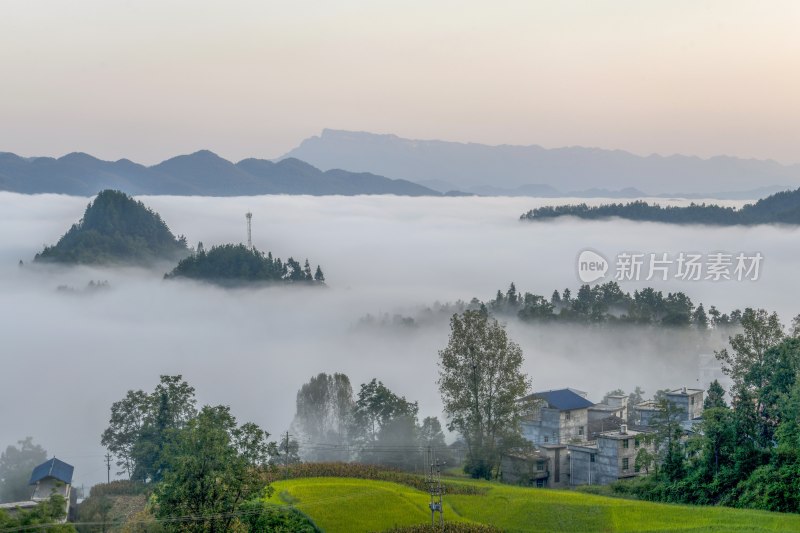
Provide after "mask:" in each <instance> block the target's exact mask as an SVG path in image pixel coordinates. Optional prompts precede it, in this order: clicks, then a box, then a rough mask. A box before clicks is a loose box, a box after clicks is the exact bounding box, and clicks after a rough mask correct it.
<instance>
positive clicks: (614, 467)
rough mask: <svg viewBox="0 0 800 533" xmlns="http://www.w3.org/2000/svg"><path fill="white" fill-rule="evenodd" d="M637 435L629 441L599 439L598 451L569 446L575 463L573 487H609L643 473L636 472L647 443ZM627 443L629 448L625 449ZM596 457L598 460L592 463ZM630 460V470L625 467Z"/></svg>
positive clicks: (622, 439) (613, 438)
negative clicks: (638, 460)
mask: <svg viewBox="0 0 800 533" xmlns="http://www.w3.org/2000/svg"><path fill="white" fill-rule="evenodd" d="M636 440H637V435H629V436H628V437H627V438H626V437H622V436H621V435H620V436H616V435H615V436H614V437H599V438H598V439H597V447H596V448H594V449H593V448H582V447H570V456H571V461H572V477H571V481H570V482H571V484H572V485H586V484H591V485H608V484H609V483H613V482H614V481H617V480H619V479H623V478H626V477H633V476H636V475H641V474H643V473H637V472H636V454H637V453H639V449H640V448H641V447H642V446H644V445H645V444H644V441H643V440H642V438H641V437H638V440H639V445H638V446H637V445H636ZM625 441H627V442H628V447H627V448H626V447H625V444H624V443H625ZM592 454H594V456H595V460H594V462H592V461H591V455H592ZM625 459H627V460H628V468H627V469H625V468H623V466H624V460H625Z"/></svg>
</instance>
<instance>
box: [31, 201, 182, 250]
mask: <svg viewBox="0 0 800 533" xmlns="http://www.w3.org/2000/svg"><path fill="white" fill-rule="evenodd" d="M188 253H189V252H188V249H187V246H186V240H185V239H184V238H183V237H181V238H176V237H175V235H173V234H172V232H171V231H170V230H169V227H167V224H166V223H165V222H164V221H163V220H162V219H161V216H159V215H158V213H155V212H154V211H152V210H151V209H149V208H147V207H146V206H145V205H144V204H142V203H141V202H139V201H136V200H134V199H133V198H131V197H130V196H128V195H127V194H125V193H122V192H120V191H112V190H106V191H103V192H101V193H100V194H98V195H97V197H96V198H95V199H94V200H93V201H92V202H91V203H90V204H89V205H88V207H87V208H86V211H85V212H84V214H83V218H82V219H81V220H80V222H78V223H77V224H73V226H72V227H71V228H70V229H69V230H68V231H67V232H66V233H65V234H64V236H62V237H61V239H59V241H58V243H57V244H56V245H55V246H46V247H45V248H44V250H42V252H41V253H39V254H37V255H36V257H35V258H34V261H37V262H52V263H67V264H108V263H112V264H147V263H152V262H155V261H158V260H165V261H174V260H177V259H179V258H181V257H184V256H185V255H186V254H188Z"/></svg>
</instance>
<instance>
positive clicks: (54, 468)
mask: <svg viewBox="0 0 800 533" xmlns="http://www.w3.org/2000/svg"><path fill="white" fill-rule="evenodd" d="M74 470H75V467H74V466H72V465H68V464H67V463H65V462H64V461H61V460H59V459H56V458H55V457H53V458H52V459H50V460H49V461H46V462H44V463H42V464H40V465H39V466H37V467H36V468H34V469H33V473H32V474H31V480H30V482H28V484H29V485H34V484H36V483H38V482H39V481H41V480H43V479H45V478H48V477H52V478H55V479H57V480H59V481H62V482H64V483H67V484H71V483H72V472H73V471H74Z"/></svg>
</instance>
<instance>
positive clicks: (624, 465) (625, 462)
mask: <svg viewBox="0 0 800 533" xmlns="http://www.w3.org/2000/svg"><path fill="white" fill-rule="evenodd" d="M628 466H629V465H628V458H627V457H623V458H622V471H623V472H627V471H628Z"/></svg>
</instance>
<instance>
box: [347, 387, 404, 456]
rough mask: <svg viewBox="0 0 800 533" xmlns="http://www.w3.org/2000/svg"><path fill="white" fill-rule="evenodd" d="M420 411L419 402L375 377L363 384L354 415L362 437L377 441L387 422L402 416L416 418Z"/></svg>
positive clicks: (367, 440)
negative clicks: (394, 390) (396, 392)
mask: <svg viewBox="0 0 800 533" xmlns="http://www.w3.org/2000/svg"><path fill="white" fill-rule="evenodd" d="M418 411H419V406H418V405H417V402H410V401H408V400H406V398H405V396H398V395H397V394H395V393H394V392H392V390H391V389H389V388H388V387H387V386H386V385H384V384H383V382H381V381H378V380H377V379H374V378H373V379H372V381H370V382H369V383H362V384H361V388H360V389H359V391H358V397H357V400H356V403H355V409H354V411H353V416H354V419H355V424H356V426H357V428H358V433H359V434H360V435H361V436H362V438H363V439H364V440H365V441H366V442H375V441H376V440H377V439H378V434H379V433H380V431H381V429H382V428H383V426H385V425H386V424H387V423H389V422H390V421H392V420H393V419H395V418H397V417H400V416H406V417H410V418H412V419H413V420H416V416H417V412H418Z"/></svg>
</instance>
